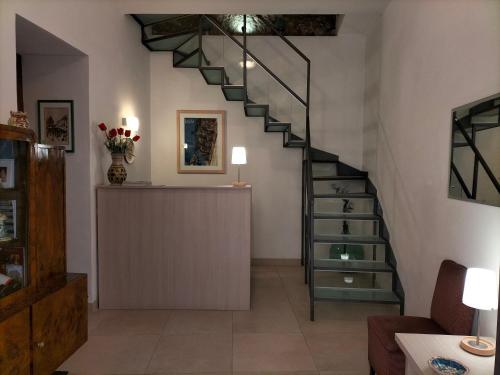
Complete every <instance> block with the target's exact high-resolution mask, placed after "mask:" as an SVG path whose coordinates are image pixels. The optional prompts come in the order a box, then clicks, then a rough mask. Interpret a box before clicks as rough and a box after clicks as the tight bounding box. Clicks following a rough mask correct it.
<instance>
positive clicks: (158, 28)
mask: <svg viewBox="0 0 500 375" xmlns="http://www.w3.org/2000/svg"><path fill="white" fill-rule="evenodd" d="M211 16H212V17H213V18H214V19H215V20H217V22H218V23H219V24H221V25H222V26H223V27H224V29H226V31H229V32H231V33H232V34H241V26H242V25H243V16H242V15H235V14H213V15H211ZM134 18H135V19H136V20H138V21H139V22H141V23H142V24H143V25H147V24H150V25H151V29H152V30H151V33H152V34H153V35H156V36H162V35H169V34H174V33H176V32H179V30H185V29H190V28H193V29H195V28H197V25H198V22H199V15H189V14H186V15H179V14H175V15H167V14H165V15H148V14H136V15H134ZM338 20H339V17H338V15H336V14H273V15H262V16H261V17H259V16H254V15H247V32H248V34H249V35H276V34H275V33H274V32H273V30H272V28H274V29H275V30H277V31H279V32H280V33H281V34H283V35H285V36H335V35H337V32H338V26H339V22H338ZM205 32H206V33H207V34H217V31H216V30H214V29H211V28H207V29H206V30H205Z"/></svg>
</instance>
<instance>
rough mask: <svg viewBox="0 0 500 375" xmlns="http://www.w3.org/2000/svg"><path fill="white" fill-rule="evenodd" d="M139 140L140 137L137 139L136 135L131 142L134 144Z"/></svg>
mask: <svg viewBox="0 0 500 375" xmlns="http://www.w3.org/2000/svg"><path fill="white" fill-rule="evenodd" d="M139 139H141V137H139V136H138V135H136V136H135V137H134V138H132V140H133V141H134V142H137V141H138V140H139Z"/></svg>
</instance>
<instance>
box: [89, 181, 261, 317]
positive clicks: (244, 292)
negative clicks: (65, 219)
mask: <svg viewBox="0 0 500 375" xmlns="http://www.w3.org/2000/svg"><path fill="white" fill-rule="evenodd" d="M251 196H252V190H251V187H245V188H234V187H231V186H208V187H184V186H177V187H176V186H133V185H131V186H118V187H114V186H101V187H98V188H97V215H98V217H97V225H98V245H97V247H98V254H97V257H98V284H99V308H102V309H162V308H164V309H214V310H248V309H249V308H250V249H251V199H252V198H251Z"/></svg>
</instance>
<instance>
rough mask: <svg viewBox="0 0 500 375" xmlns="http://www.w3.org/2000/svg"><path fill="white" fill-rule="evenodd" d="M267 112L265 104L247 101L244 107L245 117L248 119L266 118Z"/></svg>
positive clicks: (267, 107)
mask: <svg viewBox="0 0 500 375" xmlns="http://www.w3.org/2000/svg"><path fill="white" fill-rule="evenodd" d="M268 111H269V105H267V104H255V103H254V102H251V101H250V100H248V99H247V104H246V105H245V115H246V116H248V117H266V113H267V112H268Z"/></svg>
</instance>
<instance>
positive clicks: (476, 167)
mask: <svg viewBox="0 0 500 375" xmlns="http://www.w3.org/2000/svg"><path fill="white" fill-rule="evenodd" d="M470 121H471V126H472V143H474V144H476V127H475V126H474V124H472V118H470ZM478 174H479V160H477V155H476V154H474V171H473V176H472V199H476V197H477V179H478Z"/></svg>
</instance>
